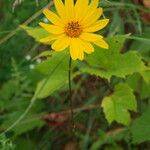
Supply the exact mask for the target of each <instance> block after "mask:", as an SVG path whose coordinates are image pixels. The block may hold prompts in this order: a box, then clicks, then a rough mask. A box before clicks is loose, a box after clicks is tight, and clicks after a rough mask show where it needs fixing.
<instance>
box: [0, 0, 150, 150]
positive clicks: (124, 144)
mask: <svg viewBox="0 0 150 150" xmlns="http://www.w3.org/2000/svg"><path fill="white" fill-rule="evenodd" d="M14 2H15V0H13V1H8V0H5V1H0V23H1V24H0V42H1V40H3V39H5V37H9V36H6V35H7V34H9V33H10V34H9V35H11V34H12V33H13V34H14V33H15V34H14V36H12V37H11V38H9V39H8V40H7V41H6V42H5V43H3V44H1V45H0V131H1V132H3V131H5V130H7V129H8V128H9V127H10V126H12V125H13V124H14V123H15V122H16V121H17V120H18V118H20V116H22V115H23V114H24V112H25V111H26V109H27V108H28V107H29V106H30V104H32V102H34V103H33V106H32V107H31V108H30V107H29V108H30V109H29V111H28V113H27V114H26V116H25V117H24V118H23V119H22V120H21V121H20V122H19V123H17V125H16V126H15V127H14V128H12V129H11V130H9V132H7V133H6V135H7V137H6V136H3V135H1V136H0V150H1V149H2V150H14V149H15V150H28V149H29V150H30V149H33V150H34V149H35V150H36V149H42V150H49V149H52V150H53V149H55V150H57V149H58V150H59V149H67V148H66V147H67V146H68V145H69V146H70V145H71V146H70V147H71V148H73V149H82V150H87V149H91V150H100V149H102V150H123V149H126V150H140V149H142V150H148V149H149V147H150V146H149V143H148V142H149V141H150V136H149V135H150V133H149V131H150V124H149V122H150V119H149V115H150V105H149V98H150V95H149V94H150V69H149V67H150V58H149V52H150V47H149V46H150V40H149V38H150V27H149V25H148V24H145V23H144V21H143V18H144V17H143V16H145V13H149V12H150V11H149V10H148V9H147V8H146V7H145V6H144V3H140V4H138V2H137V1H136V2H137V3H134V1H131V0H129V1H125V0H116V1H113V0H109V1H107V0H102V1H101V3H100V5H101V6H103V7H104V15H103V16H106V18H110V24H109V25H108V26H107V28H105V30H102V31H100V32H99V33H100V34H102V35H104V36H106V37H108V38H106V40H107V42H108V43H109V49H108V50H104V49H102V48H100V47H97V46H95V52H93V53H92V54H90V55H86V58H85V60H84V61H82V62H81V61H76V62H77V65H76V62H74V61H73V63H72V101H73V108H74V109H75V110H74V123H75V126H76V132H75V133H78V135H77V134H75V135H73V136H72V134H70V126H71V122H70V106H69V104H68V103H69V100H68V70H69V68H68V67H69V52H68V51H67V50H66V51H67V52H66V51H63V52H59V53H58V52H55V51H52V50H50V45H51V42H49V43H47V44H48V45H49V46H47V45H43V44H41V43H37V42H39V40H40V39H41V38H44V37H46V36H48V35H49V33H47V32H46V31H45V30H44V29H43V28H41V27H40V26H39V25H38V23H39V22H40V21H45V22H46V21H47V20H45V18H44V15H40V16H38V15H39V14H40V13H41V9H42V8H43V7H45V6H46V5H47V4H48V3H49V1H47V0H42V1H39V0H33V1H31V0H25V1H23V0H21V3H18V4H17V5H16V6H15V11H14V12H13V13H12V9H13V8H14V5H13V3H14ZM18 2H19V1H18ZM50 9H51V10H53V9H54V7H53V6H50ZM54 11H55V10H54ZM34 13H36V14H34ZM31 20H32V22H30V21H31ZM24 22H25V25H21V24H22V23H24ZM28 23H30V24H29V25H30V26H28V25H27V24H28ZM16 29H17V30H16ZM24 31H25V32H24ZM99 33H98V34H99ZM127 33H129V34H127ZM130 33H131V34H130ZM48 49H49V50H48ZM45 50H47V51H45ZM28 55H30V56H31V58H33V59H32V60H27V59H26V56H28ZM12 58H13V59H12ZM31 65H32V66H33V65H34V66H35V67H31V68H30V66H31ZM29 68H30V69H29ZM91 74H92V75H91ZM77 75H78V76H77ZM74 77H75V78H74ZM113 90H114V91H113ZM110 92H111V93H110ZM133 93H134V94H133ZM33 98H34V100H35V101H31V99H33ZM37 98H38V99H43V100H37V101H36V99H37ZM100 103H101V104H102V105H101V106H102V107H98V106H99V104H100ZM64 111H65V113H63V112H64ZM103 112H104V113H103ZM131 116H132V117H131ZM105 118H106V119H105ZM43 120H44V121H43ZM64 120H65V121H64ZM114 121H116V122H117V123H119V124H117V123H113V122H114ZM110 124H111V125H110ZM120 124H121V125H120ZM122 125H125V126H123V127H122ZM72 139H73V140H72ZM72 141H73V142H72ZM70 143H71V144H70ZM78 143H79V144H78ZM76 144H77V145H78V146H79V148H75V146H74V145H76ZM139 144H140V145H139ZM66 145H67V146H66ZM70 147H69V149H71V148H70Z"/></svg>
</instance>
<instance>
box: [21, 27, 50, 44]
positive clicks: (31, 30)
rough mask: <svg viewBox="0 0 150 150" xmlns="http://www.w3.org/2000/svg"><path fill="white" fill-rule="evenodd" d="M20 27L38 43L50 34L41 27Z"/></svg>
mask: <svg viewBox="0 0 150 150" xmlns="http://www.w3.org/2000/svg"><path fill="white" fill-rule="evenodd" d="M20 27H21V28H22V29H23V30H25V31H26V32H27V34H28V35H29V36H31V37H33V38H34V39H35V40H36V41H38V42H39V40H40V39H41V38H44V37H46V36H48V35H49V33H48V32H47V31H46V30H44V29H43V28H41V27H27V26H23V25H22V26H20Z"/></svg>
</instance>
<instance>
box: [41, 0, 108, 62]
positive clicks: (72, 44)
mask: <svg viewBox="0 0 150 150" xmlns="http://www.w3.org/2000/svg"><path fill="white" fill-rule="evenodd" d="M53 1H54V5H55V8H56V11H57V14H55V13H53V12H52V11H50V10H48V9H45V10H44V11H43V13H44V15H45V16H46V17H47V19H48V20H49V21H50V22H51V24H46V23H42V22H40V23H39V24H40V26H42V27H43V28H44V29H45V30H47V31H48V32H49V33H51V34H50V35H49V36H48V37H46V38H43V39H41V40H40V41H41V42H44V43H47V42H50V41H53V44H52V49H54V50H55V51H62V50H64V49H66V48H68V47H69V51H70V55H71V58H72V59H73V60H76V59H79V60H83V59H84V52H85V53H87V54H90V53H92V52H93V51H94V47H93V44H95V45H98V46H100V47H102V48H106V49H108V44H107V43H106V42H105V41H104V40H103V36H101V35H99V34H95V33H94V32H97V31H99V30H101V29H102V28H104V27H105V26H106V25H107V24H108V22H109V19H101V20H99V18H100V16H101V15H102V13H103V9H102V8H97V7H98V3H99V0H91V2H90V3H89V0H76V3H74V0H65V2H64V3H63V2H62V0H53Z"/></svg>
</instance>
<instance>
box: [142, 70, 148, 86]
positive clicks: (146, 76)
mask: <svg viewBox="0 0 150 150" xmlns="http://www.w3.org/2000/svg"><path fill="white" fill-rule="evenodd" d="M141 75H142V77H143V79H144V80H145V82H146V83H147V84H148V83H150V70H146V71H143V72H141Z"/></svg>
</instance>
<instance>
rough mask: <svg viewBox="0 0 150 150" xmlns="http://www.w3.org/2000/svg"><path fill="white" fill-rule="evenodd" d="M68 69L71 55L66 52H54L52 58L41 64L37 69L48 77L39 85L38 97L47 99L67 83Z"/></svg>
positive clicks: (37, 89)
mask: <svg viewBox="0 0 150 150" xmlns="http://www.w3.org/2000/svg"><path fill="white" fill-rule="evenodd" d="M68 68H69V55H68V54H67V53H66V52H59V53H58V52H54V53H53V55H52V57H51V58H48V59H47V60H46V61H44V62H42V63H41V64H39V65H38V66H37V69H38V70H39V71H40V72H41V73H43V74H44V75H46V76H45V78H44V79H43V80H42V81H40V82H39V83H38V85H37V88H36V93H35V94H37V97H38V98H44V97H47V96H49V95H50V94H52V93H53V92H54V91H56V90H57V89H59V88H60V87H62V86H63V85H64V84H65V83H67V81H68Z"/></svg>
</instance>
